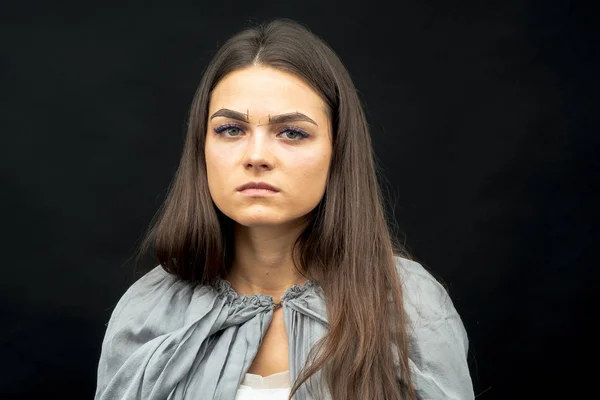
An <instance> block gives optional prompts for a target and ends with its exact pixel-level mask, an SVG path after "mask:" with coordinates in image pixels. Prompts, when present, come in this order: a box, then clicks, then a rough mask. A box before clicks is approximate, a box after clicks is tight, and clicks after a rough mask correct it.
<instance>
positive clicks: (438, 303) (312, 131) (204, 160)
mask: <svg viewBox="0 0 600 400" xmlns="http://www.w3.org/2000/svg"><path fill="white" fill-rule="evenodd" d="M170 189H171V190H170V192H169V195H168V198H167V200H166V202H165V204H164V205H163V207H162V209H161V210H160V213H159V214H158V215H159V218H158V219H157V220H156V221H154V224H153V227H152V229H151V230H150V231H149V233H148V235H147V237H146V239H145V241H144V243H143V245H142V249H143V250H142V251H144V250H145V249H147V248H148V247H149V246H150V245H152V246H154V247H155V250H156V254H157V258H158V261H159V262H160V265H159V266H157V267H156V268H154V269H153V270H151V271H150V272H148V273H147V274H146V275H144V276H143V277H142V278H141V279H139V280H138V281H137V282H136V283H134V284H133V285H132V286H131V287H130V288H129V290H128V291H127V292H126V293H125V294H124V295H123V297H122V298H121V299H120V301H119V303H118V304H117V306H116V307H115V310H114V311H113V314H112V316H111V319H110V321H109V324H108V327H107V331H106V334H105V338H104V341H103V345H102V354H101V357H100V362H99V367H98V386H97V390H96V399H113V400H114V399H144V400H150V399H161V400H164V399H249V398H262V399H267V398H273V399H287V398H288V397H289V398H291V397H292V396H294V398H295V399H309V398H314V399H329V398H333V399H370V400H371V399H470V398H473V391H472V384H471V380H470V376H469V371H468V367H467V362H466V355H467V347H468V344H467V337H466V333H465V330H464V327H463V324H462V322H461V320H460V317H459V316H458V314H457V313H456V310H455V309H454V307H453V305H452V302H451V300H450V298H449V297H448V295H447V293H446V291H445V290H444V289H443V287H442V286H441V285H440V284H439V283H438V282H436V281H435V279H434V278H432V276H431V275H430V274H429V273H428V272H427V271H426V270H425V269H424V268H423V267H422V266H421V265H419V264H418V263H416V262H414V261H411V260H409V258H408V255H407V254H406V253H405V252H404V251H403V250H402V249H401V247H400V246H399V245H398V244H397V241H396V240H394V238H393V237H392V236H391V235H390V229H389V227H388V225H387V221H386V219H385V212H384V208H383V205H382V195H381V192H380V189H379V186H378V183H377V176H376V167H375V164H374V159H373V155H372V147H371V141H370V137H369V133H368V129H367V123H366V120H365V116H364V114H363V110H362V108H361V104H360V102H359V99H358V97H357V93H356V90H355V88H354V86H353V84H352V81H351V79H350V76H349V74H348V72H347V71H346V69H345V68H344V66H343V65H342V63H341V62H340V60H339V59H338V58H337V56H336V55H335V53H334V52H333V51H332V50H331V49H330V48H329V47H327V45H326V44H325V43H323V42H322V41H321V40H320V39H319V38H317V37H316V36H314V35H313V34H311V33H310V32H309V31H308V30H307V29H305V28H304V27H302V26H300V25H299V24H297V23H294V22H293V21H290V20H277V21H273V22H271V23H269V24H266V25H263V26H260V27H255V28H252V29H247V30H245V31H243V32H241V33H239V34H238V35H236V36H234V37H233V38H231V39H230V40H229V41H228V42H227V43H225V44H224V45H223V47H222V48H221V49H220V50H219V52H218V53H217V54H216V56H215V57H214V59H213V60H212V62H211V63H210V65H209V67H208V68H207V70H206V71H205V74H204V76H203V78H202V81H201V83H200V86H199V88H198V90H197V92H196V95H195V97H194V100H193V103H192V106H191V111H190V116H189V129H188V134H187V138H186V143H185V147H184V154H183V156H182V159H181V163H180V166H179V169H178V171H177V174H176V177H175V180H174V182H173V185H172V187H171V188H170ZM271 381H277V382H276V383H278V384H279V385H276V386H275V387H271V388H264V387H268V386H269V384H270V383H272V382H271ZM257 383H258V384H259V385H256V384H257ZM261 384H262V387H263V388H262V389H261V388H260V387H261ZM253 386H254V387H253ZM252 396H255V397H252Z"/></svg>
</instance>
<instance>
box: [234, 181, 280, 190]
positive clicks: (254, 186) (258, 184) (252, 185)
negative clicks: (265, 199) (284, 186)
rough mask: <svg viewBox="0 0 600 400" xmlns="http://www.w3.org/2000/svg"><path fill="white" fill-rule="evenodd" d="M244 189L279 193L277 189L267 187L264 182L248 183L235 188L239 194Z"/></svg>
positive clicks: (270, 186)
mask: <svg viewBox="0 0 600 400" xmlns="http://www.w3.org/2000/svg"><path fill="white" fill-rule="evenodd" d="M246 189H267V190H272V191H274V192H279V188H276V187H275V186H272V185H269V184H268V183H265V182H248V183H245V184H243V185H242V186H240V187H238V188H237V190H238V191H239V192H241V191H242V190H246Z"/></svg>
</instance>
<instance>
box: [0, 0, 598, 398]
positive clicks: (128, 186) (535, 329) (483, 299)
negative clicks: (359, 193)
mask: <svg viewBox="0 0 600 400" xmlns="http://www.w3.org/2000/svg"><path fill="white" fill-rule="evenodd" d="M595 8H596V7H593V6H592V5H591V2H590V4H586V3H583V2H574V1H525V0H521V1H470V2H452V1H442V0H439V1H400V2H395V3H389V4H385V5H384V3H382V4H377V3H376V2H367V3H364V2H361V3H341V2H340V3H339V4H335V3H333V2H318V3H309V2H304V1H302V2H283V3H279V2H263V3H259V2H251V1H245V2H200V1H196V2H189V3H187V4H185V3H178V2H174V3H167V2H155V3H152V2H140V3H130V2H129V3H120V4H117V3H115V4H114V5H111V4H110V3H106V2H98V3H96V2H94V3H92V2H83V1H81V2H71V3H66V2H60V4H59V3H58V2H50V1H48V2H45V3H44V2H32V1H19V2H16V1H11V2H6V1H4V2H2V6H1V9H0V22H1V24H0V26H1V28H0V29H1V31H0V33H1V36H0V43H1V46H2V55H1V63H0V68H1V70H0V71H1V76H2V81H1V82H0V83H1V89H0V93H1V94H0V96H1V98H0V100H1V106H2V107H1V111H0V115H1V121H2V125H1V126H0V128H1V132H2V146H1V153H0V156H1V158H0V159H1V161H2V168H1V184H2V188H1V193H2V195H1V196H0V198H1V200H2V210H3V218H2V228H3V229H2V245H3V246H2V247H3V251H2V254H3V256H4V260H3V262H2V266H3V271H2V279H1V280H0V282H1V287H0V296H1V303H0V321H1V327H0V352H1V353H0V364H1V365H2V367H1V368H2V369H1V370H0V397H1V398H3V399H8V398H39V397H41V396H42V395H52V396H58V395H60V397H61V398H63V399H67V398H68V399H71V398H73V399H84V398H92V397H93V394H94V390H95V379H96V367H97V361H98V357H99V355H100V346H101V341H102V338H103V335H104V329H105V324H106V322H107V321H108V318H109V317H110V313H111V311H112V307H113V306H114V305H115V303H116V302H117V300H118V299H119V298H120V296H121V295H122V294H123V292H124V291H125V290H126V288H127V287H128V286H129V285H130V284H131V283H132V282H133V280H134V279H135V277H136V275H135V273H134V269H135V268H134V266H133V263H132V260H131V258H130V257H131V256H132V254H133V252H134V250H135V248H136V247H135V246H136V244H137V243H138V240H139V239H140V237H141V235H142V234H143V233H144V231H145V229H146V228H147V226H148V224H149V223H150V220H151V218H152V216H153V215H154V213H155V212H156V211H157V209H158V207H159V205H160V204H161V202H162V200H163V199H164V196H165V194H166V189H167V186H168V184H169V182H170V181H171V178H172V176H173V173H174V172H175V169H176V167H177V164H178V161H179V157H180V154H181V149H182V145H183V138H184V132H185V119H186V115H187V111H188V107H189V105H190V103H191V100H192V96H193V93H194V91H195V89H196V86H197V85H198V83H199V81H200V78H201V76H202V72H203V70H204V68H205V67H206V64H207V63H208V61H209V60H210V58H211V57H212V55H214V53H215V51H216V49H217V47H218V45H219V44H222V43H223V42H224V41H225V40H226V39H227V38H228V37H229V36H230V35H232V34H234V33H235V32H237V31H239V30H240V29H242V28H244V27H245V26H247V25H248V23H249V22H260V21H263V20H265V19H270V18H273V17H290V18H293V19H296V20H298V21H299V22H302V23H304V24H306V25H307V26H308V27H309V28H310V29H311V30H312V31H313V32H315V33H316V34H318V35H319V36H321V37H322V38H323V39H325V41H326V42H327V43H329V44H330V45H331V47H332V48H333V49H334V50H335V51H336V52H337V53H338V54H339V55H340V57H341V58H342V60H343V61H344V63H345V64H346V66H347V68H348V69H349V71H350V73H351V75H352V77H353V79H354V82H355V84H356V87H357V89H358V90H359V92H360V96H361V99H362V100H363V101H364V104H365V108H366V111H367V115H368V119H369V123H370V126H371V130H372V135H373V141H374V146H375V152H376V154H377V159H378V162H379V165H380V166H381V168H382V170H383V173H384V174H385V177H386V182H383V183H384V184H385V185H386V188H387V189H386V193H387V195H388V199H389V202H388V204H389V207H390V210H391V211H393V215H394V217H395V218H396V219H397V221H398V223H399V226H400V228H401V231H402V233H403V235H404V240H405V241H406V245H407V246H408V248H409V250H410V251H411V252H412V253H413V255H414V257H415V258H416V259H417V260H418V261H420V262H421V263H422V264H423V265H424V266H426V267H427V268H429V269H431V270H432V271H433V272H434V273H435V275H436V276H437V277H439V278H440V279H441V280H443V281H444V282H445V284H446V285H447V287H448V289H449V292H450V295H451V296H452V298H453V300H454V303H455V306H456V308H457V309H458V311H459V313H460V314H461V316H462V318H463V321H464V323H465V326H466V328H467V331H468V333H469V337H470V353H469V365H470V368H471V375H472V377H473V382H474V386H475V391H476V394H478V395H479V397H478V398H479V399H485V400H487V399H508V398H542V397H545V398H563V397H562V396H564V398H574V397H575V396H576V395H580V394H583V393H584V392H586V391H587V390H588V388H590V387H591V388H593V387H594V385H595V380H594V378H595V377H594V376H593V373H594V371H595V369H597V367H596V366H597V361H594V356H595V354H597V351H596V350H595V348H596V344H595V343H597V334H596V332H595V331H594V330H593V326H594V325H595V319H596V318H597V316H598V311H597V302H596V297H597V296H596V293H597V291H598V289H599V287H598V272H597V267H598V266H599V265H598V261H597V257H595V256H596V251H595V250H596V248H597V247H598V234H597V228H596V225H597V222H598V214H599V212H598V204H600V196H599V186H600V185H599V179H598V175H599V174H598V173H599V169H600V168H599V161H598V159H599V157H598V150H599V148H600V146H599V144H600V139H599V136H598V131H597V128H598V124H597V122H598V120H597V116H596V113H597V110H596V108H597V106H598V104H599V102H598V91H599V89H600V88H599V86H600V85H599V79H598V72H597V70H598V68H599V67H600V65H599V62H598V59H599V55H598V45H599V43H600V42H599V35H598V26H597V22H596V21H597V20H598V13H597V12H596V10H595ZM150 262H151V260H150ZM590 359H591V365H590V366H586V365H585V364H586V363H584V362H585V361H586V360H588V361H589V360H590Z"/></svg>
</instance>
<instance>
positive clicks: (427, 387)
mask: <svg viewBox="0 0 600 400" xmlns="http://www.w3.org/2000/svg"><path fill="white" fill-rule="evenodd" d="M396 266H397V269H398V272H399V274H400V279H401V281H402V284H403V289H404V294H403V296H404V307H405V313H406V322H407V324H408V326H407V328H408V335H409V336H408V337H409V346H408V355H409V363H410V368H411V373H412V376H413V384H414V386H415V389H416V392H417V396H418V398H419V399H461V400H462V399H473V398H474V395H473V386H472V383H471V377H470V375H469V369H468V366H467V361H466V360H467V350H468V340H467V335H466V332H465V329H464V326H463V324H462V321H461V319H460V317H459V315H458V314H457V312H456V310H455V308H454V306H453V304H452V301H451V300H450V297H449V296H448V294H447V293H446V291H445V290H444V288H443V287H442V286H441V285H440V284H439V283H438V282H437V281H436V280H435V279H434V278H433V277H432V276H431V275H430V274H429V273H428V272H427V271H426V270H425V269H424V268H423V267H422V266H421V265H420V264H419V263H417V262H414V261H410V260H407V259H405V258H401V257H398V256H396ZM282 304H283V315H284V323H285V328H286V331H287V333H288V342H289V360H290V379H291V382H292V383H293V382H294V380H295V378H296V377H297V375H298V372H299V371H300V369H301V368H302V366H303V365H304V362H305V361H306V358H307V356H308V352H309V350H310V349H311V348H312V346H313V345H314V344H315V343H316V342H317V341H318V340H319V339H320V338H321V337H323V335H325V334H326V332H327V327H328V323H327V311H326V307H325V302H324V293H323V291H322V290H321V289H320V287H319V286H317V285H316V284H314V283H312V282H310V281H307V282H306V283H305V284H304V285H295V286H292V287H291V288H289V289H288V290H287V291H286V292H285V295H284V296H283V297H282ZM273 308H274V304H273V298H272V297H271V296H267V295H263V294H255V295H252V296H245V295H238V294H236V293H235V291H234V290H233V289H232V287H231V285H230V284H229V282H227V281H225V280H218V282H217V285H216V286H215V287H212V286H209V285H200V284H191V283H190V282H187V281H183V280H180V279H178V278H177V277H175V276H174V275H171V274H168V273H167V272H166V271H165V270H164V269H163V268H162V267H161V266H157V267H156V268H154V269H153V270H151V271H150V272H148V273H147V274H146V275H144V276H143V277H141V278H140V279H139V280H138V281H137V282H135V283H134V284H133V285H131V287H130V288H129V289H128V290H127V291H126V292H125V294H124V295H123V296H122V297H121V299H120V300H119V302H118V303H117V305H116V307H115V309H114V310H113V313H112V315H111V318H110V320H109V322H108V326H107V329H106V333H105V336H104V340H103V342H102V352H101V355H100V361H99V364H98V381H97V387H96V394H95V400H125V399H127V400H130V399H131V400H133V399H140V400H165V399H169V400H171V399H172V400H188V399H189V400H191V399H194V400H207V399H223V400H232V399H234V398H235V396H236V392H237V389H238V387H239V385H240V383H241V381H242V379H243V378H244V375H245V373H246V372H247V371H248V369H249V368H250V364H251V363H252V360H253V359H254V357H255V355H256V353H257V351H258V348H259V345H260V342H261V338H262V337H263V335H264V334H265V333H266V331H267V328H268V327H269V323H270V321H271V319H272V317H273ZM323 386H324V385H322V384H321V383H320V374H316V375H315V376H313V378H312V379H311V380H309V382H308V383H307V384H304V385H302V386H301V388H300V390H299V391H298V392H296V395H295V396H294V399H298V400H304V399H313V398H314V399H328V398H330V396H329V394H328V392H327V390H326V388H324V387H323Z"/></svg>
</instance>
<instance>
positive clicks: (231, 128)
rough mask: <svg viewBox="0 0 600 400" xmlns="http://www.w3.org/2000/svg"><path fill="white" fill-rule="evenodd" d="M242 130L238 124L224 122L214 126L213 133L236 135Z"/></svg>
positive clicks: (228, 135) (227, 135)
mask: <svg viewBox="0 0 600 400" xmlns="http://www.w3.org/2000/svg"><path fill="white" fill-rule="evenodd" d="M241 132H243V129H242V127H241V126H239V125H235V124H225V125H221V126H219V127H216V128H215V133H216V134H217V135H223V134H225V135H224V136H226V137H236V136H239V134H240V133H241Z"/></svg>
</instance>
